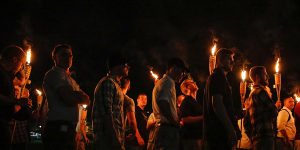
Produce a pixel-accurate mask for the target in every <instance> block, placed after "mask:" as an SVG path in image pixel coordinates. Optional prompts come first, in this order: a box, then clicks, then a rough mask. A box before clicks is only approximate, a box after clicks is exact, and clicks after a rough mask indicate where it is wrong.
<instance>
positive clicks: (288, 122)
mask: <svg viewBox="0 0 300 150" xmlns="http://www.w3.org/2000/svg"><path fill="white" fill-rule="evenodd" d="M289 118H290V119H289ZM277 128H278V132H277V136H278V137H283V135H282V133H281V132H280V131H281V130H285V131H286V133H287V136H288V138H289V139H290V140H293V139H295V135H296V126H295V120H294V117H293V114H292V112H291V110H290V109H288V108H287V107H285V106H283V108H282V109H281V111H280V112H279V113H278V116H277Z"/></svg>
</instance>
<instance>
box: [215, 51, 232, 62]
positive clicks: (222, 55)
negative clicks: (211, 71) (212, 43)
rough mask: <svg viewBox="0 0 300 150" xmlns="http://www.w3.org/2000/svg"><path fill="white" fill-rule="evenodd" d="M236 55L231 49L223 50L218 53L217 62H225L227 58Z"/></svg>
mask: <svg viewBox="0 0 300 150" xmlns="http://www.w3.org/2000/svg"><path fill="white" fill-rule="evenodd" d="M233 54H234V53H233V52H232V51H231V50H230V49H226V48H221V49H219V50H218V51H217V54H216V58H217V62H219V61H221V60H224V59H225V58H226V57H227V56H230V55H233Z"/></svg>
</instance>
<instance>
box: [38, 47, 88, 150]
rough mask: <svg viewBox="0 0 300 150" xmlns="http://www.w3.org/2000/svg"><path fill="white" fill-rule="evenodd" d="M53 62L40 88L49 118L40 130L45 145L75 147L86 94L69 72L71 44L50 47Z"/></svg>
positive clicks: (49, 146)
mask: <svg viewBox="0 0 300 150" xmlns="http://www.w3.org/2000/svg"><path fill="white" fill-rule="evenodd" d="M52 59H53V61H54V66H53V67H52V68H51V69H50V70H49V71H48V72H47V73H46V74H45V76H44V80H43V90H44V93H45V95H46V98H47V101H48V107H49V111H48V122H47V124H46V127H45V130H44V133H43V135H42V136H43V143H44V146H45V149H52V150H53V149H75V146H76V141H75V136H76V130H75V129H76V124H77V122H78V116H79V108H78V105H79V104H82V105H83V104H85V105H88V104H89V103H90V100H89V96H88V95H87V94H86V93H85V92H83V91H82V90H81V89H80V87H79V85H78V84H77V83H76V81H75V80H74V79H73V78H72V77H71V76H70V68H71V66H72V61H73V53H72V49H71V46H69V45H67V44H58V45H56V46H55V48H54V49H53V51H52Z"/></svg>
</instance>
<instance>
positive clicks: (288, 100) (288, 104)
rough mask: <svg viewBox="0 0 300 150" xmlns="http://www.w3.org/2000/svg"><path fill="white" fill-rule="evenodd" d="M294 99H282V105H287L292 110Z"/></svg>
mask: <svg viewBox="0 0 300 150" xmlns="http://www.w3.org/2000/svg"><path fill="white" fill-rule="evenodd" d="M294 105H295V101H294V99H293V98H291V97H290V98H287V99H286V100H284V106H285V107H287V108H288V109H290V110H292V109H293V108H294Z"/></svg>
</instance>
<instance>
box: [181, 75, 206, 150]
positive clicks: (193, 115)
mask: <svg viewBox="0 0 300 150" xmlns="http://www.w3.org/2000/svg"><path fill="white" fill-rule="evenodd" d="M180 89H181V91H182V93H183V94H184V95H185V99H184V100H183V101H182V103H181V106H180V112H181V121H182V128H181V130H182V132H181V134H182V136H181V138H182V139H181V140H182V146H183V149H184V150H201V149H202V127H203V125H202V122H203V114H202V105H201V104H200V103H199V102H198V101H197V99H196V97H197V91H198V86H197V84H196V82H194V81H193V80H191V79H186V80H184V81H183V82H182V83H181V85H180Z"/></svg>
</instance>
